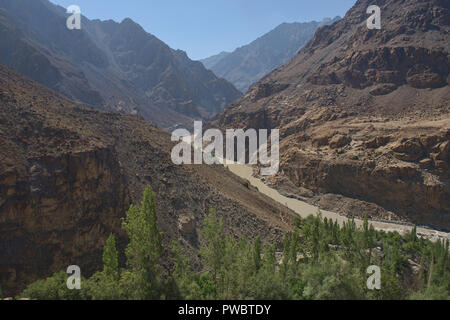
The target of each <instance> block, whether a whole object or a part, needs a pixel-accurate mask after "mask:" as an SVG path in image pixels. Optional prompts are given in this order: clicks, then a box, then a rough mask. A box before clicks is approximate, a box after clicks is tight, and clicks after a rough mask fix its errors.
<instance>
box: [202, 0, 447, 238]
mask: <svg viewBox="0 0 450 320" xmlns="http://www.w3.org/2000/svg"><path fill="white" fill-rule="evenodd" d="M372 4H377V5H379V6H380V8H381V12H382V29H381V30H369V29H368V28H367V26H366V20H367V18H368V17H369V15H368V14H366V9H367V8H368V7H369V5H372ZM449 24H450V13H449V2H448V1H441V0H431V1H418V0H405V1H396V0H395V1H394V0H384V1H368V0H358V1H357V2H356V4H355V5H354V7H353V8H352V9H350V11H349V12H348V13H347V14H346V16H345V17H344V19H342V20H340V21H338V22H336V23H334V24H333V25H331V26H326V27H323V28H321V29H319V30H318V31H317V32H316V34H315V36H314V38H313V40H312V41H311V42H310V43H309V44H308V45H307V46H306V47H305V48H303V49H302V50H301V51H300V52H299V54H298V55H297V56H296V57H295V58H294V59H292V60H291V61H290V62H289V63H287V64H286V65H284V66H282V67H280V68H277V69H276V70H274V71H273V72H272V73H271V74H269V75H268V76H266V77H265V78H264V79H262V80H261V81H260V82H259V83H257V84H255V85H253V86H252V87H251V88H250V90H249V91H248V92H247V94H246V95H245V96H244V97H243V98H242V99H240V100H238V101H236V102H235V103H233V104H232V105H230V106H229V107H227V108H226V109H225V110H224V111H223V112H222V113H221V114H219V115H218V116H216V117H215V118H214V119H213V121H212V122H211V123H210V124H209V127H218V128H222V129H226V128H243V129H247V128H254V129H260V128H268V129H273V128H279V129H280V135H281V142H280V143H281V146H280V152H281V155H280V156H281V159H280V172H279V175H277V176H276V177H273V178H271V179H268V180H267V183H269V184H271V185H272V186H276V187H277V188H278V190H280V191H281V192H282V193H283V194H285V195H289V196H291V197H296V198H299V199H302V200H304V201H308V202H310V203H312V204H315V205H319V206H320V207H321V208H323V209H327V210H331V211H336V212H340V213H342V214H346V215H349V216H360V217H362V216H363V215H364V214H365V213H368V214H369V215H370V216H371V217H373V218H383V219H398V220H406V221H411V222H415V223H419V224H426V225H433V226H437V227H440V228H444V229H447V230H450V188H449V186H450V175H449V173H450V167H449V165H450V90H449V81H450V78H449V71H450V56H449V49H450V25H449Z"/></svg>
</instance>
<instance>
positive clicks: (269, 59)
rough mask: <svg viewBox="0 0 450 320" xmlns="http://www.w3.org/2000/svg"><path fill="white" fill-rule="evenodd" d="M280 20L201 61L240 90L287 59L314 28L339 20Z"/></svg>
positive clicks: (310, 35)
mask: <svg viewBox="0 0 450 320" xmlns="http://www.w3.org/2000/svg"><path fill="white" fill-rule="evenodd" d="M327 19H328V20H323V21H322V22H317V21H311V22H293V23H282V24H280V25H278V26H277V27H276V28H274V29H273V30H271V31H270V32H268V33H266V34H264V35H262V36H261V37H259V38H257V39H256V40H254V41H252V42H251V43H250V44H247V45H244V46H241V47H239V48H237V49H236V50H235V51H233V52H231V53H229V52H221V53H220V54H218V55H215V56H212V57H209V58H206V59H203V60H201V61H202V62H203V64H204V65H205V66H206V67H207V68H208V69H210V70H212V71H213V72H214V73H215V74H216V75H217V76H219V77H221V78H224V79H226V80H228V81H230V82H231V83H233V84H234V85H235V86H236V87H237V88H238V89H239V90H241V91H242V92H245V91H247V89H248V88H249V86H250V85H251V84H252V83H254V82H256V81H258V80H260V79H261V78H262V77H263V76H265V75H266V74H268V73H269V72H270V71H272V70H273V69H275V68H277V67H279V66H281V65H283V64H284V63H285V62H287V61H289V60H290V59H291V58H292V57H293V56H294V55H295V54H296V53H297V52H298V50H300V48H301V47H303V46H304V45H305V44H306V43H307V42H308V41H309V40H310V39H311V38H312V37H313V35H314V32H315V31H316V30H317V28H319V27H321V26H323V25H326V24H330V23H333V22H335V21H337V20H339V17H336V18H334V19H330V18H327Z"/></svg>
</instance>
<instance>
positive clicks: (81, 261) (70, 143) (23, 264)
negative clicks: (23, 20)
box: [0, 65, 293, 295]
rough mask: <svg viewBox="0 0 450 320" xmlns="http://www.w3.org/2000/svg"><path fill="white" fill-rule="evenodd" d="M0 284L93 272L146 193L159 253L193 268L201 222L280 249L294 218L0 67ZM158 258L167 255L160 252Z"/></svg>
mask: <svg viewBox="0 0 450 320" xmlns="http://www.w3.org/2000/svg"><path fill="white" fill-rule="evenodd" d="M0 137H1V139H0V283H1V286H2V289H3V292H4V294H6V295H12V294H15V293H17V292H18V291H19V290H21V289H23V288H24V286H25V285H27V284H29V283H31V282H32V281H35V280H37V279H41V278H45V277H47V276H49V275H51V274H52V273H53V272H55V271H59V270H65V268H67V266H69V265H72V264H76V265H79V266H80V267H81V270H82V274H83V276H88V275H89V274H90V273H92V272H93V271H95V270H97V269H98V268H99V267H100V266H101V253H102V250H103V245H104V243H105V240H106V238H107V237H108V235H109V234H110V233H111V232H112V233H115V234H116V235H118V236H119V246H120V247H121V248H122V249H123V247H124V244H125V243H126V239H125V237H124V234H123V232H122V231H121V228H120V218H121V217H123V216H124V214H125V212H126V210H127V209H128V207H129V205H130V204H131V203H138V202H139V201H140V199H141V195H142V191H143V189H144V187H145V186H146V185H148V184H150V185H151V186H152V187H153V189H154V191H155V193H156V195H157V201H158V219H159V227H160V230H161V231H162V232H163V233H164V241H165V243H166V244H168V243H169V241H171V240H180V241H181V242H182V243H183V245H184V246H185V247H186V248H187V249H188V253H189V255H190V256H191V257H192V258H193V261H194V263H195V262H196V261H197V258H196V257H197V248H198V246H199V243H201V237H200V236H199V234H198V229H199V228H200V226H201V223H202V220H203V216H204V214H205V213H206V212H207V211H208V210H209V208H215V209H216V210H217V212H218V214H219V215H220V216H222V217H223V218H224V224H225V227H226V230H227V232H228V233H231V234H234V235H236V236H241V235H245V236H246V237H248V238H254V237H256V236H261V238H262V239H264V240H267V241H279V240H281V237H282V236H283V234H284V233H285V232H286V231H289V230H291V229H290V225H291V223H292V216H293V213H292V212H290V211H289V210H287V209H283V208H281V207H280V205H279V204H277V203H276V202H275V201H273V200H272V199H270V198H268V197H266V196H263V195H261V194H259V193H258V192H257V191H256V190H255V189H253V188H251V187H250V186H249V184H248V183H247V182H246V181H245V180H243V179H240V178H238V177H236V176H235V175H233V174H232V173H230V172H229V171H228V170H226V169H225V168H223V167H219V166H215V167H209V166H176V165H174V164H172V161H171V159H170V151H171V148H172V142H170V136H169V134H168V133H165V132H164V131H162V130H160V129H157V128H156V127H154V126H152V125H151V124H149V123H148V122H147V121H145V120H144V119H142V118H138V117H135V116H125V115H119V114H113V113H106V112H99V111H94V110H91V109H88V108H84V107H81V106H79V105H77V104H75V103H74V102H71V101H69V100H67V99H66V98H64V97H62V96H60V95H58V94H56V93H55V92H53V91H51V90H49V89H47V88H45V87H43V86H41V85H39V84H37V83H35V82H33V81H32V80H30V79H28V78H25V77H23V76H21V75H19V74H18V73H16V72H15V71H13V70H11V69H9V68H7V67H4V66H1V65H0ZM165 255H167V252H165Z"/></svg>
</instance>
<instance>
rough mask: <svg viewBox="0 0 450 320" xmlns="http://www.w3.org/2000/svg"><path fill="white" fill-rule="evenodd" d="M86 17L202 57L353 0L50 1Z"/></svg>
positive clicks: (336, 10) (338, 11) (338, 10)
mask: <svg viewBox="0 0 450 320" xmlns="http://www.w3.org/2000/svg"><path fill="white" fill-rule="evenodd" d="M51 1H52V2H53V3H56V4H59V5H61V6H63V7H65V8H67V7H68V6H70V5H78V6H79V7H80V8H81V12H82V14H83V15H85V16H86V17H88V18H89V19H101V20H107V19H113V20H115V21H118V22H120V21H122V20H123V19H124V18H131V19H133V20H134V21H136V22H137V23H139V24H140V25H141V26H142V27H143V28H144V29H145V30H146V31H147V32H149V33H152V34H154V35H155V36H157V37H158V38H159V39H161V40H162V41H164V42H165V43H167V44H168V45H169V46H170V47H172V48H174V49H182V50H184V51H186V52H187V53H188V55H189V57H190V58H191V59H201V58H206V57H209V56H211V55H213V54H217V53H219V52H221V51H232V50H234V49H236V48H237V47H239V46H242V45H245V44H247V43H249V42H251V41H253V40H255V39H256V38H258V37H259V36H262V35H263V34H265V33H266V32H268V31H270V30H272V29H273V28H275V27H276V26H278V25H279V24H281V23H283V22H306V21H311V20H317V21H320V20H322V19H323V18H324V17H332V18H333V17H335V16H337V15H340V16H341V17H343V16H344V15H345V13H346V12H347V10H348V9H350V8H351V7H352V6H353V4H354V3H355V2H356V0H191V1H189V0H128V1H126V0H51Z"/></svg>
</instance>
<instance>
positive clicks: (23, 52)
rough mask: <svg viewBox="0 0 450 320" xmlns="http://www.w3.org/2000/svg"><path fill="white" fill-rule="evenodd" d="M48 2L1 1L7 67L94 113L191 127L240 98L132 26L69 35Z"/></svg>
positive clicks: (1, 43)
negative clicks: (113, 113)
mask: <svg viewBox="0 0 450 320" xmlns="http://www.w3.org/2000/svg"><path fill="white" fill-rule="evenodd" d="M68 16H69V15H68V14H66V12H65V9H63V8H61V7H58V6H55V5H53V4H51V3H50V2H48V1H47V0H0V35H1V37H0V63H3V64H5V65H7V66H10V67H12V68H14V69H16V70H17V71H19V72H20V73H22V74H25V75H27V76H29V77H31V78H32V79H34V80H36V81H39V82H40V83H41V84H44V85H45V86H48V87H50V88H52V89H54V90H56V91H58V92H60V93H62V94H64V95H65V96H67V97H69V98H71V99H74V100H77V101H80V102H82V103H84V104H86V105H88V106H91V107H95V108H99V109H104V110H109V111H118V112H122V113H132V114H140V115H142V116H144V117H145V118H146V119H148V120H150V121H152V122H153V123H155V124H157V125H158V126H159V127H163V128H171V127H173V126H177V125H179V124H183V125H184V126H187V125H189V126H192V122H193V119H208V118H210V117H211V116H212V115H214V114H216V113H217V112H219V111H220V110H221V109H222V108H223V107H224V106H225V105H226V104H228V103H230V102H232V101H234V100H235V99H237V98H239V97H240V96H241V93H240V92H239V91H238V90H237V89H236V88H234V86H233V85H231V84H230V83H228V82H227V81H225V80H223V79H219V78H217V77H216V76H215V75H214V74H213V73H212V72H211V71H208V70H206V69H205V68H204V67H203V65H202V64H201V63H200V62H194V61H192V60H190V59H189V58H188V57H187V55H186V53H185V52H183V51H180V50H173V49H171V48H170V47H169V46H167V45H166V44H165V43H164V42H162V41H161V40H159V39H157V38H156V37H154V36H153V35H151V34H148V33H147V32H145V31H144V29H142V28H141V27H140V26H139V25H138V24H136V23H135V22H133V21H132V20H130V19H125V20H124V21H122V22H121V23H116V22H114V21H98V20H94V21H90V20H88V19H86V18H84V17H83V19H82V23H81V30H68V29H67V27H66V18H67V17H68Z"/></svg>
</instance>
